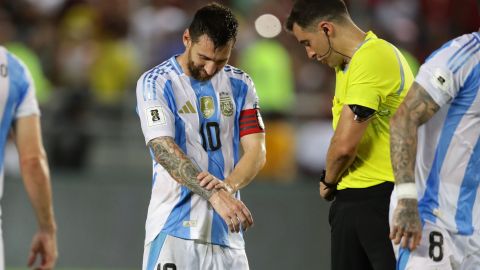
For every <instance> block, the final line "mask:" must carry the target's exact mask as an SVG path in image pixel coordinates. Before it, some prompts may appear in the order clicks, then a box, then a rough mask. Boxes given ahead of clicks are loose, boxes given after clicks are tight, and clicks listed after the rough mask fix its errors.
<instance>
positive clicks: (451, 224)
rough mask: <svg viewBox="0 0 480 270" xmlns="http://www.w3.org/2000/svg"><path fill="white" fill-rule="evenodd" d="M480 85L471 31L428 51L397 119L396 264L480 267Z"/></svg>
mask: <svg viewBox="0 0 480 270" xmlns="http://www.w3.org/2000/svg"><path fill="white" fill-rule="evenodd" d="M479 89H480V34H479V33H478V32H474V33H471V34H466V35H463V36H460V37H458V38H455V39H453V40H452V41H450V42H448V43H446V44H445V45H443V46H442V47H441V48H440V49H438V50H437V51H435V52H434V53H433V54H432V55H430V57H429V58H428V59H427V60H426V62H425V63H424V64H423V65H422V67H421V68H420V72H419V74H418V76H417V78H416V82H415V83H414V84H413V86H412V88H411V90H410V92H409V94H408V95H407V97H406V98H405V101H404V102H403V104H402V105H401V106H400V108H399V109H398V111H397V113H396V114H395V116H394V118H393V119H392V122H391V157H392V163H393V167H394V172H395V181H396V188H395V191H394V193H393V195H392V196H393V197H392V202H395V201H396V200H397V199H398V203H397V204H398V205H397V206H396V208H395V205H392V206H391V208H390V209H391V212H392V211H393V210H394V209H395V211H394V212H393V221H392V224H391V227H392V230H391V235H390V236H391V238H392V239H394V242H395V243H396V244H398V243H401V246H402V247H403V248H402V249H401V250H400V252H399V256H398V268H397V269H422V270H423V269H427V270H428V269H479V267H480V211H479V210H480V200H479V198H478V194H479V192H480V191H479V188H478V187H479V184H480V95H479ZM417 198H418V199H417ZM417 204H418V208H417ZM407 247H408V249H407Z"/></svg>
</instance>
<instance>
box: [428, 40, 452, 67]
mask: <svg viewBox="0 0 480 270" xmlns="http://www.w3.org/2000/svg"><path fill="white" fill-rule="evenodd" d="M452 42H453V40H450V41H448V42H447V43H445V44H443V45H442V47H440V48H439V49H437V50H435V51H434V52H433V53H431V54H430V55H429V56H428V57H427V59H425V62H428V61H429V60H430V59H431V58H432V57H434V56H435V55H437V54H438V53H439V52H441V51H443V50H444V49H446V48H448V47H450V45H451V44H452Z"/></svg>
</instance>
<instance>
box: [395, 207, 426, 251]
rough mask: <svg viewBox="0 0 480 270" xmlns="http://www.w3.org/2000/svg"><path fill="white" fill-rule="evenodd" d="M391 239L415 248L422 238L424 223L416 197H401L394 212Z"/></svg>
mask: <svg viewBox="0 0 480 270" xmlns="http://www.w3.org/2000/svg"><path fill="white" fill-rule="evenodd" d="M390 239H392V240H393V243H395V245H398V244H401V246H402V247H403V248H407V247H408V248H409V249H410V250H414V249H416V248H417V246H418V245H419V244H420V240H421V239H422V223H421V222H420V215H419V213H418V202H417V200H416V199H400V200H398V204H397V207H396V208H395V211H394V212H393V220H392V227H391V229H390Z"/></svg>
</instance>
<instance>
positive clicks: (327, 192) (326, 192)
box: [319, 182, 336, 202]
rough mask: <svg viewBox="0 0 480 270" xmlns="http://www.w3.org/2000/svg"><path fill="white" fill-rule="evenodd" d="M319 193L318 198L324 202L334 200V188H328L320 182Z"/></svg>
mask: <svg viewBox="0 0 480 270" xmlns="http://www.w3.org/2000/svg"><path fill="white" fill-rule="evenodd" d="M319 191H320V197H322V198H323V199H325V200H326V201H329V202H330V201H332V200H333V199H334V198H335V191H336V189H335V188H328V187H327V186H325V184H323V183H322V182H320V186H319Z"/></svg>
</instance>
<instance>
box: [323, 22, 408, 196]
mask: <svg viewBox="0 0 480 270" xmlns="http://www.w3.org/2000/svg"><path fill="white" fill-rule="evenodd" d="M413 79H414V77H413V74H412V72H411V70H410V67H409V66H408V63H407V61H406V60H405V58H404V57H403V55H402V54H401V53H400V51H399V50H398V49H397V48H395V47H394V46H393V45H392V44H390V43H388V42H386V41H385V40H382V39H379V38H378V37H377V36H376V35H375V34H374V33H373V32H371V31H370V32H368V33H367V36H366V37H365V41H364V42H363V43H362V44H361V45H360V46H359V48H358V49H357V51H356V52H355V54H354V55H353V57H352V59H351V61H350V63H349V64H348V65H347V66H346V67H345V68H344V69H341V68H337V69H336V86H335V97H334V100H333V108H332V112H333V128H334V129H335V128H336V127H337V123H338V120H339V118H340V113H341V111H342V108H343V106H345V105H354V104H356V105H361V106H364V107H368V108H371V109H374V110H375V111H376V114H375V115H374V116H373V118H372V119H371V120H370V124H369V125H368V127H367V129H366V131H365V134H364V135H363V138H362V140H361V141H360V145H359V146H358V152H357V156H356V158H355V160H354V161H353V163H352V165H351V166H350V167H349V168H348V170H347V171H346V172H345V174H344V175H343V177H342V179H341V181H340V183H339V184H338V189H339V190H340V189H345V188H366V187H371V186H374V185H377V184H381V183H383V182H385V181H390V182H393V181H394V177H393V170H392V164H391V162H390V133H389V132H390V124H389V121H390V117H392V116H393V114H394V113H395V111H396V110H397V108H398V106H399V105H400V103H401V102H402V100H403V98H404V97H405V95H406V94H407V91H408V89H409V88H410V85H411V84H412V82H413Z"/></svg>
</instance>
